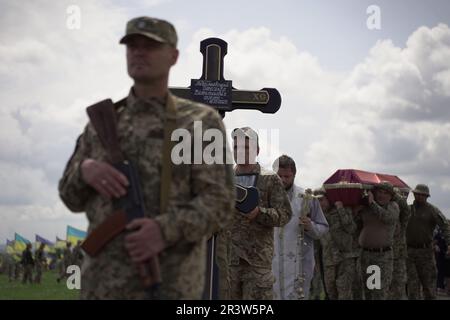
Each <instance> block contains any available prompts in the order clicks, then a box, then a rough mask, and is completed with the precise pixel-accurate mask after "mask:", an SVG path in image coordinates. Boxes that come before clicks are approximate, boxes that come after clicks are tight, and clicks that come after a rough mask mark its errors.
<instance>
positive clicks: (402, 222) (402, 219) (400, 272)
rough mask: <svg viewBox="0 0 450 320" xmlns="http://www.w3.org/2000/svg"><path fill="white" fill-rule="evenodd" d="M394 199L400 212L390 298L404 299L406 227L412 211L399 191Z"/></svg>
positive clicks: (394, 248)
mask: <svg viewBox="0 0 450 320" xmlns="http://www.w3.org/2000/svg"><path fill="white" fill-rule="evenodd" d="M393 200H394V201H395V202H397V204H398V206H399V208H400V214H399V221H398V223H397V226H396V227H395V233H394V246H393V254H394V262H393V272H392V281H391V286H390V288H389V299H390V300H402V299H404V298H405V296H406V290H405V289H406V281H407V277H406V275H407V273H406V257H407V256H408V253H407V247H406V227H407V225H408V221H409V217H410V216H411V211H410V209H409V206H408V203H407V202H406V199H404V198H403V197H402V196H401V195H400V194H399V193H396V194H395V195H394V198H393Z"/></svg>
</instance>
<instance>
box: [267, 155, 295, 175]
mask: <svg viewBox="0 0 450 320" xmlns="http://www.w3.org/2000/svg"><path fill="white" fill-rule="evenodd" d="M272 168H273V170H274V171H275V172H277V171H278V169H291V170H292V172H293V173H294V175H295V174H296V173H297V168H296V167H295V161H294V159H292V158H291V157H289V156H287V155H285V154H283V155H282V156H280V157H278V159H276V160H275V162H274V163H273V165H272Z"/></svg>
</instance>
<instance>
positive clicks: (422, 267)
mask: <svg viewBox="0 0 450 320" xmlns="http://www.w3.org/2000/svg"><path fill="white" fill-rule="evenodd" d="M419 186H420V185H418V186H417V187H416V190H414V191H413V192H415V191H420V192H418V193H422V192H421V191H423V190H420V188H419ZM422 186H423V185H422ZM425 187H426V186H425ZM417 189H419V190H417ZM426 191H427V193H428V196H429V191H428V187H426ZM410 208H411V218H410V220H409V223H408V227H407V229H406V242H407V245H408V258H407V264H406V267H407V273H408V299H411V300H416V299H420V286H422V288H423V296H424V298H425V299H436V280H437V271H436V263H435V257H434V251H433V246H432V242H433V231H434V229H435V228H436V226H439V228H440V229H441V230H442V234H443V235H444V237H445V239H446V241H447V243H450V230H449V223H448V221H447V219H446V218H445V217H444V215H443V214H442V213H441V211H440V210H439V209H438V208H436V207H435V206H433V205H432V204H430V203H428V202H426V203H425V204H422V205H420V204H419V203H417V202H416V201H414V203H413V204H412V205H411V206H410Z"/></svg>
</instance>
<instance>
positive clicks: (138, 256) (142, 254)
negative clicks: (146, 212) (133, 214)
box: [125, 218, 165, 263]
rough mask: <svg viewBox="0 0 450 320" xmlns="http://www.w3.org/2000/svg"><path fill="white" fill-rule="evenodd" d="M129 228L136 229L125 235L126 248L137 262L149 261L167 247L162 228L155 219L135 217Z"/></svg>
mask: <svg viewBox="0 0 450 320" xmlns="http://www.w3.org/2000/svg"><path fill="white" fill-rule="evenodd" d="M127 230H135V231H134V232H131V233H130V234H129V235H127V236H126V237H125V248H126V249H127V251H128V253H129V254H130V257H131V260H133V262H135V263H142V262H145V261H148V260H149V259H150V258H152V257H154V256H156V255H157V254H158V253H159V252H161V251H162V250H163V249H164V247H165V243H164V238H163V235H162V232H161V228H160V226H159V224H158V223H157V222H156V221H155V220H153V219H149V218H141V219H134V220H133V221H131V222H130V223H129V224H128V225H127Z"/></svg>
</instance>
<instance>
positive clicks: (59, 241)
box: [55, 237, 66, 249]
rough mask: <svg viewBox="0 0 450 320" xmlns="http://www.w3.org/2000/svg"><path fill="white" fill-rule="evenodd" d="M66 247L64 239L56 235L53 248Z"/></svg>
mask: <svg viewBox="0 0 450 320" xmlns="http://www.w3.org/2000/svg"><path fill="white" fill-rule="evenodd" d="M65 247H66V240H63V239H60V238H58V237H56V243H55V249H64V248H65Z"/></svg>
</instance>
